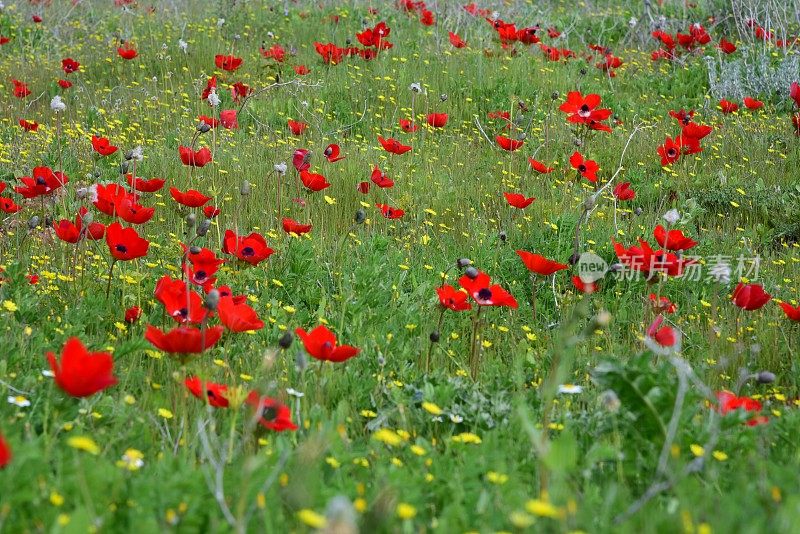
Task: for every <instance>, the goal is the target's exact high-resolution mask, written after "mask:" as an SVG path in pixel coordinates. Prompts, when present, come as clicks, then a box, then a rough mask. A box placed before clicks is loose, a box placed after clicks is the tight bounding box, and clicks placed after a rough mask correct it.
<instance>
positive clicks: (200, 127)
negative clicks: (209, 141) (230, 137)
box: [197, 122, 211, 133]
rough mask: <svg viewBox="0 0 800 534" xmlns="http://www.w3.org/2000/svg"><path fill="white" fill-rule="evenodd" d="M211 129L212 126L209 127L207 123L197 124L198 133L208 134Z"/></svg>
mask: <svg viewBox="0 0 800 534" xmlns="http://www.w3.org/2000/svg"><path fill="white" fill-rule="evenodd" d="M210 129H211V126H209V125H208V124H207V123H205V122H198V123H197V131H198V132H200V133H206V132H208V131H209V130H210Z"/></svg>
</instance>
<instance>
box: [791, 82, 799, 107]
mask: <svg viewBox="0 0 800 534" xmlns="http://www.w3.org/2000/svg"><path fill="white" fill-rule="evenodd" d="M789 98H791V99H792V100H794V104H795V105H796V106H797V107H798V108H800V83H797V82H792V84H791V85H790V86H789Z"/></svg>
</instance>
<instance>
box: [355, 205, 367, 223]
mask: <svg viewBox="0 0 800 534" xmlns="http://www.w3.org/2000/svg"><path fill="white" fill-rule="evenodd" d="M354 220H355V222H356V224H363V222H364V221H366V220H367V212H366V211H364V209H363V208H358V210H357V211H356V216H355V217H354Z"/></svg>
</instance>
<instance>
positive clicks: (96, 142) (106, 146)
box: [92, 135, 117, 156]
mask: <svg viewBox="0 0 800 534" xmlns="http://www.w3.org/2000/svg"><path fill="white" fill-rule="evenodd" d="M92 148H93V149H94V151H95V152H97V153H98V154H100V155H101V156H110V155H111V154H113V153H114V152H116V151H117V147H115V146H114V145H112V144H111V142H110V141H109V140H108V139H107V138H105V137H97V136H96V135H93V136H92Z"/></svg>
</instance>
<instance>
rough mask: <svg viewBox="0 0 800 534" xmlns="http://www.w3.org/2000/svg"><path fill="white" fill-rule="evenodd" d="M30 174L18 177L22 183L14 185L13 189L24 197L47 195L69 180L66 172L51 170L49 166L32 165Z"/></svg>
mask: <svg viewBox="0 0 800 534" xmlns="http://www.w3.org/2000/svg"><path fill="white" fill-rule="evenodd" d="M32 175H33V176H23V177H22V178H20V181H21V182H22V185H18V186H17V187H15V188H14V191H16V192H17V193H19V194H20V195H22V196H23V197H25V198H36V197H39V196H42V195H49V194H50V193H52V192H53V191H55V190H56V189H58V188H59V187H62V186H63V185H65V184H66V183H68V182H69V178H68V177H67V175H66V174H64V173H62V172H61V171H57V172H53V170H52V169H51V168H50V167H34V168H33V173H32Z"/></svg>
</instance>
